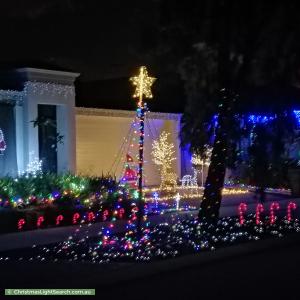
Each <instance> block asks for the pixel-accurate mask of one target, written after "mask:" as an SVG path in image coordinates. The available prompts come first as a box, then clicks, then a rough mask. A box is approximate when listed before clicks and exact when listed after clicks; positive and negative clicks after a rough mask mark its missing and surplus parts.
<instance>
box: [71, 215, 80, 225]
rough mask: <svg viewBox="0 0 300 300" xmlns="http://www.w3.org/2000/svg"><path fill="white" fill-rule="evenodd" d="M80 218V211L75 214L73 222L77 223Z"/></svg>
mask: <svg viewBox="0 0 300 300" xmlns="http://www.w3.org/2000/svg"><path fill="white" fill-rule="evenodd" d="M79 219H80V214H79V213H75V214H73V217H72V224H77V222H78V220H79Z"/></svg>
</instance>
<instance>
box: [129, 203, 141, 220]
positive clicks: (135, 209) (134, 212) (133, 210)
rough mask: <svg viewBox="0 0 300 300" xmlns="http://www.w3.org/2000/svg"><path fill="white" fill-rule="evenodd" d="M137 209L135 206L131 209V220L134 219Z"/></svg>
mask: <svg viewBox="0 0 300 300" xmlns="http://www.w3.org/2000/svg"><path fill="white" fill-rule="evenodd" d="M138 211H139V209H138V208H137V207H136V206H135V207H133V208H132V209H131V212H132V216H131V221H135V220H136V219H137V216H136V214H137V212H138Z"/></svg>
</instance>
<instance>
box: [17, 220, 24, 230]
mask: <svg viewBox="0 0 300 300" xmlns="http://www.w3.org/2000/svg"><path fill="white" fill-rule="evenodd" d="M25 223H26V222H25V219H20V220H19V221H18V229H19V230H22V229H23V226H24V225H25Z"/></svg>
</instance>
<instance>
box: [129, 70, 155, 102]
mask: <svg viewBox="0 0 300 300" xmlns="http://www.w3.org/2000/svg"><path fill="white" fill-rule="evenodd" d="M155 80H156V78H154V77H149V76H148V72H147V69H146V67H140V73H139V75H138V76H134V77H131V78H130V81H131V82H132V84H133V85H134V86H136V89H135V92H134V94H133V98H139V102H142V99H143V95H144V96H145V98H152V97H153V96H152V92H151V86H152V84H153V82H154V81H155Z"/></svg>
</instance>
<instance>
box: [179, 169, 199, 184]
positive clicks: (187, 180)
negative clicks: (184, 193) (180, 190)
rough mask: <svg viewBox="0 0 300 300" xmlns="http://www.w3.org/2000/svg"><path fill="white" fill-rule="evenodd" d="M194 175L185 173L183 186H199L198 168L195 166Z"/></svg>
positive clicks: (182, 180)
mask: <svg viewBox="0 0 300 300" xmlns="http://www.w3.org/2000/svg"><path fill="white" fill-rule="evenodd" d="M193 171H194V176H192V175H184V176H183V177H182V178H181V180H180V181H181V186H182V187H197V186H198V184H197V170H196V169H195V168H193Z"/></svg>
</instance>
